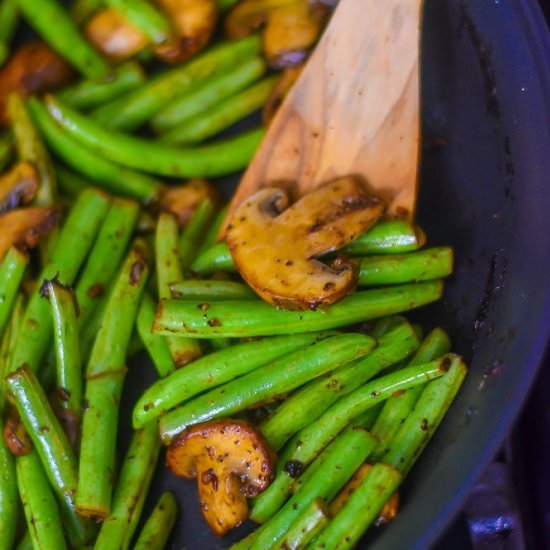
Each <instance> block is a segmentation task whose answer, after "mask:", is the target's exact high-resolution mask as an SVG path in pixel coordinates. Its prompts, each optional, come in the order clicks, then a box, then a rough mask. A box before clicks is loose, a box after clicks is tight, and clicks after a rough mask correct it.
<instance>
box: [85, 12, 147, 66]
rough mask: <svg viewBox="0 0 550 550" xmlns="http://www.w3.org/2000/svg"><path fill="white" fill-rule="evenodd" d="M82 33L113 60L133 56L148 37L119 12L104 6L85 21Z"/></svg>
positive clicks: (141, 47) (142, 46)
mask: <svg viewBox="0 0 550 550" xmlns="http://www.w3.org/2000/svg"><path fill="white" fill-rule="evenodd" d="M84 33H85V34H86V36H87V37H88V39H89V40H90V42H91V43H92V44H93V45H94V46H95V47H96V48H97V49H98V50H99V51H100V52H101V53H103V54H104V55H106V56H107V57H109V58H110V59H112V60H114V61H121V60H124V59H128V58H130V57H133V56H134V55H136V54H137V53H139V52H140V51H141V50H143V48H145V47H146V46H147V45H148V44H149V40H148V38H147V37H146V36H145V35H144V34H143V33H142V32H141V31H140V30H139V29H138V28H137V27H135V26H134V25H132V23H130V21H128V20H127V19H126V18H125V17H124V16H123V15H121V14H120V12H118V11H116V10H114V9H112V8H105V9H102V10H100V11H98V12H97V13H96V14H95V15H93V16H92V17H91V19H90V20H89V21H88V22H87V23H86V26H85V27H84Z"/></svg>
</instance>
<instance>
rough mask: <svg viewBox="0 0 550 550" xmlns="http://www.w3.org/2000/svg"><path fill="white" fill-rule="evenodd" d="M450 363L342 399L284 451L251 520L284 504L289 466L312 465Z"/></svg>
mask: <svg viewBox="0 0 550 550" xmlns="http://www.w3.org/2000/svg"><path fill="white" fill-rule="evenodd" d="M448 362H449V359H448V358H447V356H445V358H444V359H442V360H439V361H433V362H430V363H426V364H424V365H418V366H414V367H407V368H404V369H401V370H398V371H396V372H392V373H390V374H386V375H384V376H381V377H380V378H377V379H375V380H373V381H371V382H367V383H366V384H364V385H363V386H361V387H360V388H358V389H357V390H355V391H354V392H352V393H350V394H348V395H346V396H344V397H342V398H341V399H339V400H338V401H336V403H334V404H333V405H332V406H331V407H329V408H328V409H327V410H326V411H325V412H324V413H323V414H322V415H321V416H320V417H319V418H318V419H317V420H316V421H315V422H313V423H312V424H310V425H309V426H306V427H305V428H302V429H301V430H300V431H299V432H298V433H297V434H296V435H295V436H294V437H293V438H292V439H291V440H290V441H289V442H288V443H287V445H286V446H285V447H284V448H283V450H282V452H281V454H280V456H279V462H278V464H279V466H278V468H277V474H278V475H277V477H276V478H275V481H274V482H273V483H272V484H271V485H270V486H269V487H268V488H267V490H265V491H264V492H263V493H262V494H260V495H259V496H258V497H256V498H255V499H254V500H253V505H252V508H251V512H250V517H251V518H252V519H254V521H259V522H262V521H265V520H266V519H267V518H269V517H271V516H272V515H273V514H274V513H275V512H276V511H277V509H278V508H279V506H280V505H281V503H282V502H284V500H285V498H286V496H287V495H288V492H289V491H290V488H291V485H292V478H291V477H290V475H289V474H288V473H287V472H286V471H285V470H283V466H282V465H285V464H287V463H289V462H291V463H298V464H300V465H302V466H306V465H307V464H309V463H310V462H311V461H312V460H313V459H314V458H315V456H317V454H318V453H319V452H320V451H321V449H323V448H324V447H326V445H327V444H328V443H330V441H331V440H332V439H334V438H335V437H336V436H337V434H338V433H339V432H340V431H341V430H342V429H343V428H344V427H345V426H347V425H348V424H349V423H350V422H351V421H352V420H353V419H354V418H355V417H357V416H358V415H360V414H363V413H364V412H365V411H367V410H368V409H369V408H371V407H373V406H374V405H377V404H378V403H381V402H383V401H385V400H386V399H388V398H389V397H391V396H392V395H393V394H394V393H395V392H396V391H401V390H406V389H409V388H411V387H414V386H417V385H418V384H423V383H425V382H426V381H427V380H430V379H433V378H437V377H440V376H442V375H443V374H444V372H445V369H446V368H447V366H448Z"/></svg>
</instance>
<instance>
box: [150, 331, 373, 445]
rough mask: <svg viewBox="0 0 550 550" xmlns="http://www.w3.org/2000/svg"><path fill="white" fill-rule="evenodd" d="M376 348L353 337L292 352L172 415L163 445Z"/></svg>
mask: <svg viewBox="0 0 550 550" xmlns="http://www.w3.org/2000/svg"><path fill="white" fill-rule="evenodd" d="M374 345H375V341H374V340H373V339H372V338H370V337H368V336H366V335H363V334H353V333H351V334H341V335H338V336H332V337H329V338H326V339H325V340H322V341H320V342H317V343H315V344H313V345H311V346H309V347H307V348H305V349H300V350H298V351H295V352H292V353H290V354H288V355H286V356H284V357H282V358H280V359H278V360H275V361H273V362H272V363H269V364H267V365H264V366H263V367H259V368H257V369H255V370H253V371H252V372H249V373H248V374H245V375H244V376H242V377H240V378H237V379H236V380H233V381H230V382H227V383H226V384H223V385H222V386H219V387H218V388H214V389H213V390H210V391H209V392H207V393H204V394H202V395H200V396H198V397H196V398H195V399H192V400H191V401H189V402H187V403H186V404H184V405H182V406H180V407H178V408H177V409H174V410H173V411H172V412H169V413H168V414H167V415H166V416H163V417H162V418H161V420H160V423H159V431H160V434H161V437H162V439H163V441H164V442H170V441H171V440H172V438H173V437H174V436H176V435H177V434H178V433H179V432H181V431H182V430H183V429H184V428H186V427H187V426H189V425H191V424H196V423H198V422H204V421H206V420H211V419H213V418H218V417H220V416H226V415H231V414H233V413H236V412H239V411H242V410H244V409H247V408H249V407H251V406H253V405H257V404H259V403H262V402H265V401H269V400H273V399H276V398H277V397H278V396H280V395H283V394H285V393H286V392H288V391H290V390H293V389H295V388H297V387H299V386H301V385H302V384H305V383H306V382H309V381H310V380H312V379H313V378H315V377H317V376H320V375H322V374H324V373H325V372H328V371H330V370H333V369H335V368H338V367H340V366H342V365H344V364H346V363H349V362H350V361H353V360H355V359H358V358H359V357H362V356H364V355H366V354H367V353H369V352H370V351H371V350H372V348H373V347H374ZM231 349H232V348H229V351H231ZM220 353H221V352H220Z"/></svg>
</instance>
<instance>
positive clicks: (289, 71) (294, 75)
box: [262, 64, 304, 126]
mask: <svg viewBox="0 0 550 550" xmlns="http://www.w3.org/2000/svg"><path fill="white" fill-rule="evenodd" d="M303 68H304V65H303V64H301V65H296V66H295V67H287V68H286V69H284V70H283V72H282V74H281V78H279V80H278V81H277V84H275V86H274V87H273V90H272V91H271V93H270V94H269V97H268V98H267V101H266V102H265V104H264V108H263V111H262V120H263V123H264V124H265V125H266V126H267V125H268V124H269V123H270V122H271V119H272V118H273V117H274V116H275V113H276V112H277V109H278V108H279V107H280V106H281V103H282V102H283V101H284V99H285V97H286V95H287V94H288V92H290V90H291V89H292V86H294V83H295V82H296V80H298V77H299V76H300V73H301V72H302V69H303Z"/></svg>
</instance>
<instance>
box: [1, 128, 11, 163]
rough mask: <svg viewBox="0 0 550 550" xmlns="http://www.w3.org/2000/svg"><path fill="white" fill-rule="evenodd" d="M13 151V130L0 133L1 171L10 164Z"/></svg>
mask: <svg viewBox="0 0 550 550" xmlns="http://www.w3.org/2000/svg"><path fill="white" fill-rule="evenodd" d="M12 153H13V136H12V134H11V132H4V133H3V134H1V135H0V172H1V171H4V169H5V168H6V167H7V166H8V164H9V162H10V160H11V157H12Z"/></svg>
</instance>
